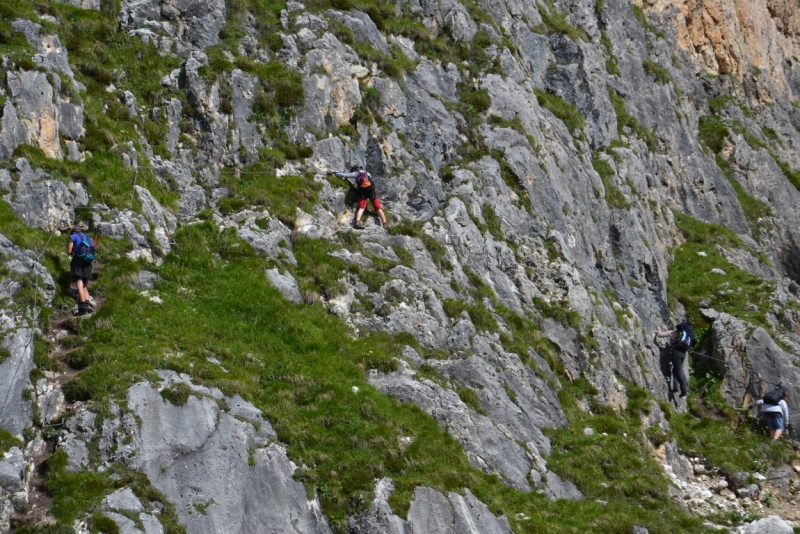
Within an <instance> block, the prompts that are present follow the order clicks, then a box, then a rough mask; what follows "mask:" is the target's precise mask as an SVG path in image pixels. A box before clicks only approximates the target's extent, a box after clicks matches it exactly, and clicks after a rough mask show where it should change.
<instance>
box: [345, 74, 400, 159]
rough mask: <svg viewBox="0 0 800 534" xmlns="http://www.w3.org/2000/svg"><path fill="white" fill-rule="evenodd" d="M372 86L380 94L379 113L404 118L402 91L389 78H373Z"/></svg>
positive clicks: (398, 85)
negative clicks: (380, 107)
mask: <svg viewBox="0 0 800 534" xmlns="http://www.w3.org/2000/svg"><path fill="white" fill-rule="evenodd" d="M372 86H373V87H374V88H375V89H377V90H378V91H380V93H381V106H382V109H381V111H382V112H383V114H384V115H386V116H389V117H394V118H399V117H405V116H406V114H407V112H408V105H407V104H406V97H405V95H404V94H403V89H402V88H401V87H400V84H398V83H397V82H396V81H394V80H392V79H391V78H377V77H376V78H373V79H372ZM337 168H338V167H337Z"/></svg>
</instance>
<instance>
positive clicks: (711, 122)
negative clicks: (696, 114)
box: [698, 115, 730, 154]
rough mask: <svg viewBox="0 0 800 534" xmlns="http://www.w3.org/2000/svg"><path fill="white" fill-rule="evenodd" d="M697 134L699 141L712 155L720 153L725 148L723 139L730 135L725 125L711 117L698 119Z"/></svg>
mask: <svg viewBox="0 0 800 534" xmlns="http://www.w3.org/2000/svg"><path fill="white" fill-rule="evenodd" d="M698 132H699V137H700V141H701V142H702V143H703V144H705V145H706V146H707V147H708V148H709V150H711V152H713V153H714V154H719V153H720V152H722V149H723V148H725V139H726V138H727V137H728V135H729V134H730V132H729V131H728V128H727V127H726V126H725V124H723V122H722V121H721V120H719V119H718V118H716V117H712V116H711V115H703V116H702V117H700V121H699V124H698Z"/></svg>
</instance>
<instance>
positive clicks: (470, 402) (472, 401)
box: [456, 388, 488, 415]
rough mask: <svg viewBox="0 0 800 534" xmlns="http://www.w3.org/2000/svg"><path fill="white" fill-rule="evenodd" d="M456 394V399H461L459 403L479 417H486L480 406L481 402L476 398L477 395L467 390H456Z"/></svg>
mask: <svg viewBox="0 0 800 534" xmlns="http://www.w3.org/2000/svg"><path fill="white" fill-rule="evenodd" d="M456 393H458V398H459V399H461V402H463V403H464V404H466V405H467V406H468V407H469V408H472V409H473V410H475V411H476V412H478V413H479V414H481V415H488V413H487V412H486V410H485V409H484V408H483V406H481V400H480V399H479V398H478V394H477V393H475V392H474V391H472V390H471V389H469V388H457V389H456Z"/></svg>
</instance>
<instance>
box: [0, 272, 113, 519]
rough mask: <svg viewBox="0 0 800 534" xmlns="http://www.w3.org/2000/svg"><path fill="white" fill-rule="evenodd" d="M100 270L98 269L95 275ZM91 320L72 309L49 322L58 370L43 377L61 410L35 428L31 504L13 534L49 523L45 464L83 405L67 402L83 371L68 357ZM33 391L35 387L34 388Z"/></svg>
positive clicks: (18, 512)
mask: <svg viewBox="0 0 800 534" xmlns="http://www.w3.org/2000/svg"><path fill="white" fill-rule="evenodd" d="M98 267H99V266H98ZM99 270H100V269H99V268H97V269H96V270H95V272H98V271H99ZM105 301H106V299H105V298H103V297H99V296H98V297H94V302H95V306H94V310H95V312H96V311H97V310H99V309H100V308H101V307H102V306H103V304H104V303H105ZM90 317H91V315H82V316H76V315H75V308H74V307H73V308H71V309H70V310H69V311H66V312H62V313H58V314H56V315H54V316H53V317H52V318H51V320H50V325H49V328H48V330H47V332H43V337H44V338H45V339H46V340H47V341H49V342H50V343H52V344H53V347H54V348H53V350H52V351H51V352H50V353H49V357H50V358H51V359H52V360H54V361H55V362H57V368H58V370H57V371H54V372H53V371H46V372H45V373H44V375H45V379H46V381H47V385H46V389H47V390H48V391H50V390H54V391H55V393H54V396H55V398H56V399H58V400H57V403H58V404H57V406H58V409H57V415H56V416H55V417H53V418H51V419H50V420H49V421H44V420H42V421H41V422H40V423H39V424H38V425H35V426H34V429H35V431H36V432H37V437H36V438H35V439H34V440H32V441H31V442H29V443H28V444H27V445H26V458H27V460H28V465H29V470H28V473H27V481H26V482H27V488H28V502H27V506H26V507H25V508H24V509H15V510H14V512H13V513H12V514H11V518H10V519H11V530H12V532H13V531H14V530H15V529H16V528H19V527H22V526H24V525H37V524H42V523H48V522H49V521H48V509H49V507H50V505H51V504H52V502H53V498H52V497H51V496H50V494H49V492H48V491H47V488H46V486H45V483H46V473H45V467H46V464H45V462H46V461H47V459H48V458H49V457H50V456H52V454H53V453H54V452H55V450H56V443H57V440H58V437H57V436H58V433H59V432H60V430H61V429H62V428H63V424H64V419H63V417H62V416H63V415H64V414H67V413H68V412H70V411H72V410H74V409H76V408H77V407H78V406H79V404H80V403H79V402H78V403H71V402H68V401H67V400H66V399H65V398H64V395H63V387H64V385H65V384H67V383H68V382H69V381H70V380H72V379H73V378H75V377H76V376H77V375H78V374H79V373H80V370H76V369H74V368H72V367H70V365H69V364H68V363H67V362H68V356H69V354H70V353H72V352H74V351H76V350H78V349H79V348H80V347H81V342H80V339H79V335H78V333H77V330H76V325H77V324H78V323H79V322H80V321H85V320H87V319H89V318H90ZM34 387H36V385H35V384H34ZM37 391H38V388H37ZM36 402H37V404H38V403H39V402H40V398H38V396H37V399H36Z"/></svg>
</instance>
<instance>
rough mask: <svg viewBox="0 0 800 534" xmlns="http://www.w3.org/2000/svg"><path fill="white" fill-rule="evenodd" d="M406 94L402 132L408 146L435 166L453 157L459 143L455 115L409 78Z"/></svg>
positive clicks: (442, 164) (443, 163) (435, 167)
mask: <svg viewBox="0 0 800 534" xmlns="http://www.w3.org/2000/svg"><path fill="white" fill-rule="evenodd" d="M405 95H406V106H407V117H408V120H406V122H405V127H404V128H403V129H402V132H401V133H403V135H405V137H406V139H407V140H408V143H409V146H410V147H411V149H412V150H413V151H414V152H416V153H417V154H418V155H420V156H423V157H425V158H427V159H428V161H429V162H430V163H431V164H432V165H433V167H434V169H439V168H441V167H443V166H445V165H446V164H447V162H449V161H451V160H454V159H455V157H456V152H455V147H456V146H458V145H460V144H461V138H460V137H459V133H458V123H457V121H456V118H455V116H453V114H452V113H450V111H448V109H447V108H446V107H445V106H444V104H443V103H442V102H440V101H439V100H438V99H436V98H433V97H432V96H431V95H430V94H429V93H428V92H427V91H426V90H425V89H423V88H422V87H420V86H419V85H418V84H416V83H415V82H413V81H411V80H407V81H406V88H405ZM412 117H413V119H412Z"/></svg>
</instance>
